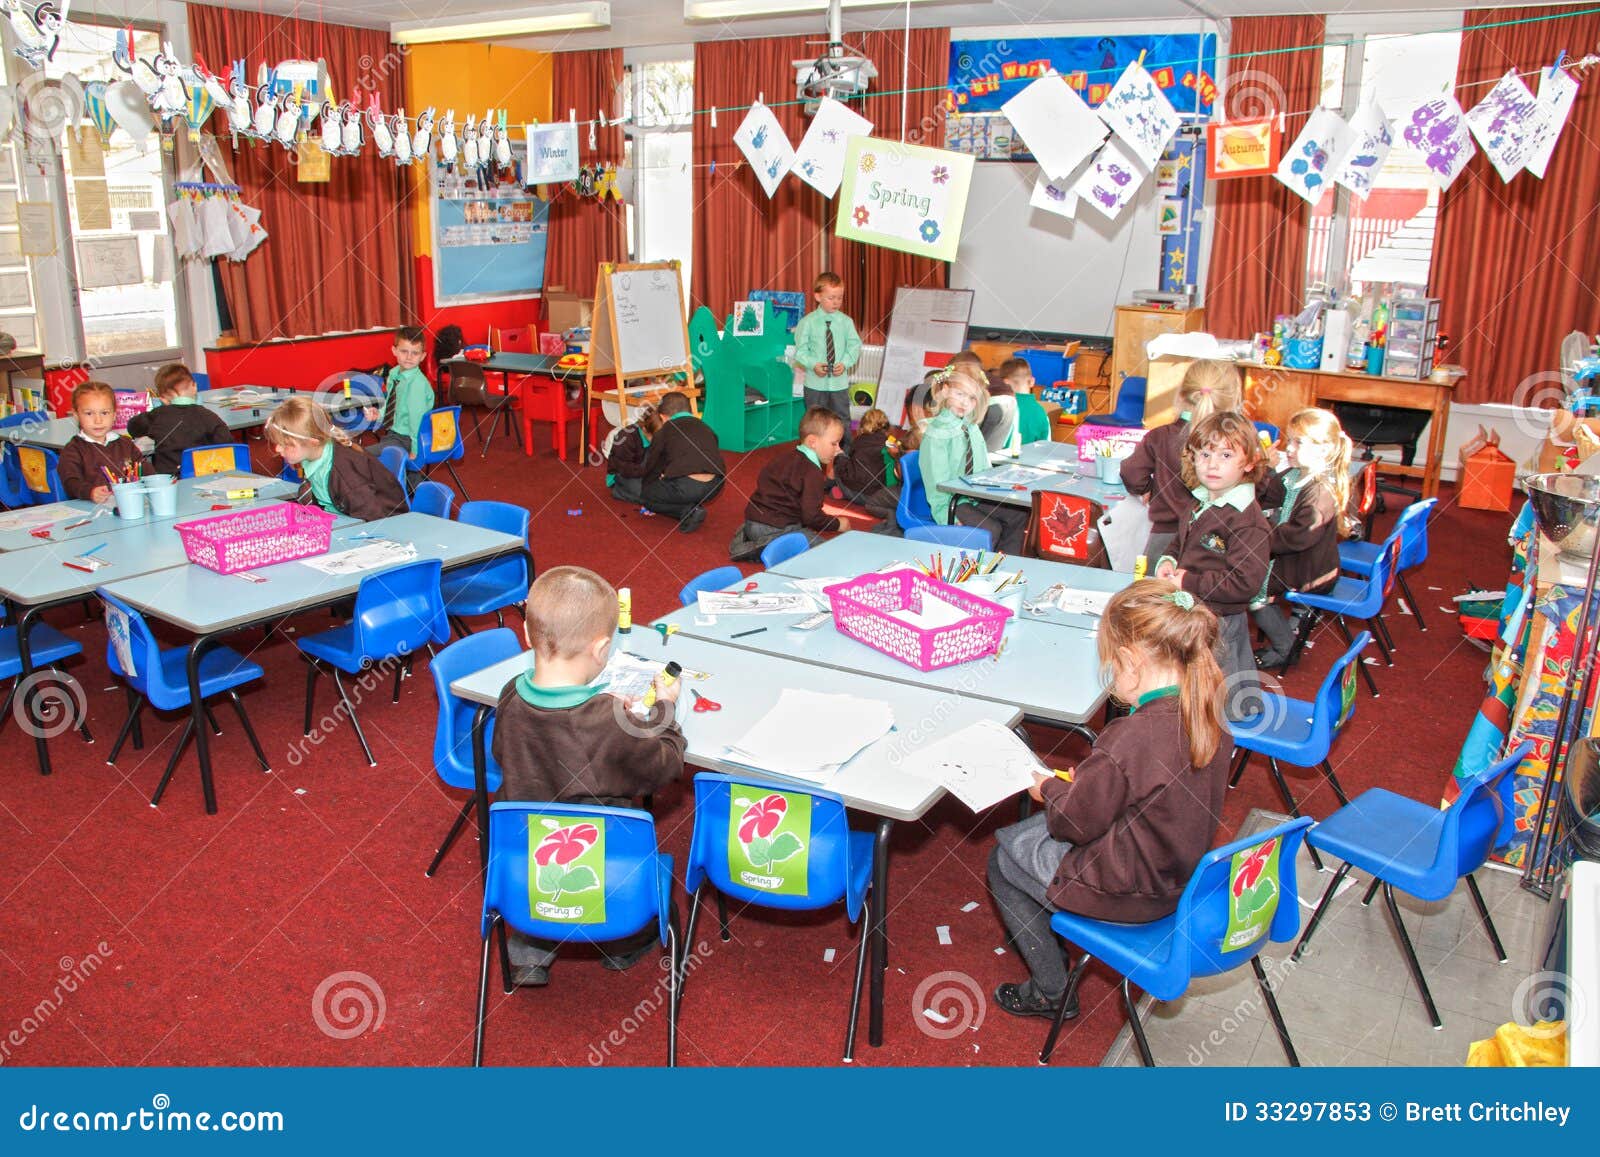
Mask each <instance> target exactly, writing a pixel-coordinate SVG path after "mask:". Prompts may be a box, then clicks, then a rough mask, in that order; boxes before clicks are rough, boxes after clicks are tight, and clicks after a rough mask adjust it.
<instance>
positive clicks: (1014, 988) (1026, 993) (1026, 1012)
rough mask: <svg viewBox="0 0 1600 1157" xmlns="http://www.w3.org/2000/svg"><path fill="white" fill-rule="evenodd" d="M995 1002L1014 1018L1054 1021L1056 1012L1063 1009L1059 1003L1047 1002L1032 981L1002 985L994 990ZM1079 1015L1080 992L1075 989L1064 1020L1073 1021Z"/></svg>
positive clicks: (1068, 1000) (1069, 1000) (1068, 999)
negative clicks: (1036, 1018) (1031, 1017)
mask: <svg viewBox="0 0 1600 1157" xmlns="http://www.w3.org/2000/svg"><path fill="white" fill-rule="evenodd" d="M994 1002H995V1004H997V1005H999V1006H1000V1008H1001V1009H1003V1010H1004V1011H1006V1012H1009V1013H1010V1014H1011V1015H1012V1016H1038V1017H1043V1018H1044V1019H1045V1020H1054V1019H1055V1018H1056V1010H1057V1009H1058V1008H1060V1007H1061V1005H1060V1003H1059V1002H1054V1001H1050V1000H1046V999H1045V996H1044V994H1043V993H1041V992H1040V991H1039V990H1038V989H1037V988H1035V987H1034V986H1033V981H1031V980H1029V981H1025V982H1024V983H1022V984H1002V985H1001V986H1000V987H999V988H997V989H995V990H994ZM1077 1015H1078V992H1077V990H1076V989H1073V991H1072V993H1071V994H1070V995H1069V996H1068V997H1067V1012H1066V1015H1065V1016H1064V1017H1063V1018H1062V1019H1063V1020H1072V1019H1073V1018H1075V1017H1076V1016H1077Z"/></svg>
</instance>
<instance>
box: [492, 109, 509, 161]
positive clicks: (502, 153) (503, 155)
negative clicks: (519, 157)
mask: <svg viewBox="0 0 1600 1157" xmlns="http://www.w3.org/2000/svg"><path fill="white" fill-rule="evenodd" d="M511 162H512V155H511V134H510V133H508V132H507V131H506V114H505V110H504V109H502V110H501V111H500V123H499V124H497V125H496V126H495V129H494V163H495V164H497V165H499V166H500V167H501V168H502V169H509V168H510V167H511Z"/></svg>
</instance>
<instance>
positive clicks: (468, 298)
mask: <svg viewBox="0 0 1600 1157" xmlns="http://www.w3.org/2000/svg"><path fill="white" fill-rule="evenodd" d="M526 147H527V146H526V144H525V143H524V142H521V141H513V142H512V143H511V148H512V154H513V157H514V164H513V166H512V168H511V169H509V170H505V171H504V172H503V173H501V174H500V175H499V177H498V178H488V179H486V180H483V181H480V180H479V178H478V176H477V174H476V173H475V172H470V171H468V170H467V169H466V168H465V167H464V166H462V165H459V164H458V165H457V166H456V167H455V169H454V170H447V169H445V168H444V167H443V166H441V165H440V164H439V162H438V158H437V157H435V158H434V159H433V161H432V168H431V178H432V179H431V180H430V181H429V186H430V194H431V200H432V203H433V277H434V295H435V300H436V301H437V302H438V304H440V305H461V304H464V303H468V302H475V301H495V300H501V299H504V298H508V297H529V296H532V295H533V294H536V293H538V292H539V291H540V290H542V289H543V288H544V257H545V241H546V238H547V237H548V228H549V213H550V206H549V205H548V204H546V203H545V202H544V201H542V200H540V199H539V198H538V197H537V196H536V195H535V194H534V192H533V190H532V189H526V188H524V187H523V186H522V181H521V177H522V172H523V163H524V160H525V158H526V155H527V154H526Z"/></svg>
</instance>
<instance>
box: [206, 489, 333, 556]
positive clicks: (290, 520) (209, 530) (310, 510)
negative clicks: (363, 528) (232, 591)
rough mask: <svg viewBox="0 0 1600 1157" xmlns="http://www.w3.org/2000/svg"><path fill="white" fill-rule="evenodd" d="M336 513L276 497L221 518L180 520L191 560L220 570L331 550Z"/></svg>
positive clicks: (219, 516)
mask: <svg viewBox="0 0 1600 1157" xmlns="http://www.w3.org/2000/svg"><path fill="white" fill-rule="evenodd" d="M333 523H334V516H333V515H331V514H329V513H328V512H327V511H325V510H320V509H318V508H317V507H315V506H300V505H298V504H297V503H293V502H274V503H271V504H270V505H267V506H257V507H254V508H253V509H250V510H239V511H235V512H234V513H232V514H220V515H218V516H217V517H215V518H198V519H195V520H194V521H193V522H180V523H178V524H177V527H176V529H177V531H178V535H179V537H180V538H182V539H183V550H184V553H185V554H187V555H188V556H189V561H190V562H192V563H195V564H196V565H198V566H203V567H205V568H206V569H207V570H214V571H216V572H217V573H218V574H237V573H238V572H239V571H242V570H252V569H254V568H255V567H258V566H271V565H272V564H274V563H279V562H293V561H294V560H295V559H297V558H310V557H311V556H312V555H317V554H327V553H328V542H329V540H330V539H331V537H332V535H333Z"/></svg>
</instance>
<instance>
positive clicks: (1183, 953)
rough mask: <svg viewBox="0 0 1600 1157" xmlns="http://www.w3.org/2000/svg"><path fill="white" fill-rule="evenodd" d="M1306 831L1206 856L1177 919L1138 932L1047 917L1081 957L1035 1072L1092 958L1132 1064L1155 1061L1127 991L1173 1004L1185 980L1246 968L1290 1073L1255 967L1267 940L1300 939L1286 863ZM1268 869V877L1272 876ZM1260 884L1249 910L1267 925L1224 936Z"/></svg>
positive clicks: (1279, 833)
mask: <svg viewBox="0 0 1600 1157" xmlns="http://www.w3.org/2000/svg"><path fill="white" fill-rule="evenodd" d="M1310 826H1311V821H1310V820H1308V819H1304V818H1301V819H1297V820H1290V821H1289V822H1288V823H1286V824H1280V825H1279V826H1277V827H1275V828H1273V829H1271V830H1270V831H1266V832H1261V833H1259V834H1257V835H1253V836H1250V837H1248V838H1246V839H1242V840H1235V841H1234V842H1233V843H1231V844H1227V845H1225V846H1223V847H1220V848H1217V849H1215V850H1214V851H1211V852H1207V853H1206V854H1205V856H1204V857H1202V859H1201V860H1200V863H1199V864H1198V865H1197V866H1196V867H1195V870H1194V874H1193V875H1192V876H1190V877H1189V883H1188V886H1187V887H1185V888H1184V890H1183V895H1182V896H1180V897H1179V898H1178V910H1177V911H1176V912H1174V913H1173V914H1172V915H1170V916H1166V917H1163V918H1162V919H1160V920H1153V921H1151V922H1150V923H1148V924H1116V923H1113V922H1111V921H1109V920H1091V919H1090V918H1089V917H1087V916H1079V915H1076V914H1074V913H1072V912H1057V913H1056V914H1055V915H1054V916H1052V917H1051V918H1050V930H1051V931H1053V932H1054V933H1055V934H1056V935H1057V936H1060V937H1062V938H1063V939H1065V940H1069V941H1071V942H1072V943H1073V944H1076V945H1077V946H1078V947H1079V948H1081V949H1083V958H1082V959H1080V960H1079V961H1078V963H1077V965H1076V967H1074V968H1073V970H1072V974H1071V977H1070V979H1069V980H1068V984H1067V999H1063V1000H1062V1002H1061V1008H1060V1010H1059V1011H1058V1012H1057V1015H1056V1020H1055V1023H1054V1024H1053V1025H1052V1026H1051V1028H1050V1035H1049V1037H1047V1038H1046V1039H1045V1042H1044V1049H1043V1051H1042V1052H1040V1054H1039V1063H1040V1064H1049V1063H1050V1053H1051V1052H1052V1051H1053V1050H1054V1049H1055V1044H1056V1037H1057V1036H1058V1035H1060V1032H1061V1025H1062V1022H1063V1020H1064V1019H1065V1016H1066V1010H1067V1007H1068V1005H1069V1004H1072V1003H1074V1002H1073V1001H1072V1000H1071V999H1070V998H1071V997H1072V996H1074V995H1075V994H1076V991H1077V984H1078V978H1079V977H1080V976H1082V975H1083V970H1084V968H1085V967H1087V966H1088V963H1089V961H1090V960H1091V959H1093V958H1096V957H1098V958H1099V959H1100V960H1101V961H1102V962H1104V963H1105V964H1107V965H1109V966H1110V967H1111V968H1113V969H1115V970H1116V971H1117V972H1119V973H1121V974H1122V1004H1123V1007H1124V1008H1126V1009H1127V1013H1128V1026H1129V1027H1130V1028H1131V1029H1133V1039H1134V1041H1135V1042H1136V1043H1137V1044H1138V1046H1139V1057H1140V1059H1141V1060H1142V1061H1144V1063H1145V1065H1146V1066H1147V1067H1149V1066H1153V1065H1154V1064H1155V1063H1156V1062H1155V1058H1154V1057H1152V1056H1151V1055H1150V1042H1149V1041H1148V1040H1147V1039H1146V1038H1145V1035H1144V1025H1142V1024H1141V1023H1140V1022H1139V1010H1138V1009H1137V1008H1136V1007H1135V1006H1134V1003H1133V993H1132V992H1130V991H1129V988H1128V985H1129V982H1132V983H1133V984H1137V985H1138V986H1139V987H1140V988H1142V989H1143V990H1144V991H1145V992H1148V993H1149V994H1150V995H1151V996H1152V997H1154V998H1155V999H1156V1000H1176V999H1177V998H1178V997H1180V996H1182V995H1183V994H1184V993H1185V992H1186V991H1187V990H1188V988H1189V982H1190V981H1192V980H1194V979H1196V978H1198V977H1204V976H1215V975H1217V974H1218V973H1222V972H1229V971H1231V970H1233V969H1235V968H1238V967H1239V966H1240V965H1242V964H1246V963H1248V964H1249V965H1250V967H1251V968H1253V969H1254V970H1255V974H1256V984H1257V986H1258V987H1260V989H1261V995H1262V998H1263V999H1264V1000H1265V1001H1266V1005H1267V1012H1268V1013H1269V1014H1270V1015H1271V1017H1272V1027H1273V1028H1274V1029H1276V1030H1277V1032H1278V1040H1279V1042H1280V1043H1281V1044H1282V1045H1283V1051H1284V1055H1285V1056H1286V1057H1287V1058H1288V1060H1289V1063H1290V1064H1291V1065H1293V1066H1296V1067H1298V1066H1299V1064H1300V1059H1299V1057H1297V1056H1295V1051H1294V1045H1293V1043H1292V1042H1291V1041H1290V1040H1289V1030H1288V1029H1287V1028H1285V1027H1284V1023H1283V1014H1282V1013H1281V1012H1279V1011H1278V1001H1277V998H1276V997H1275V996H1274V995H1273V992H1272V985H1271V984H1270V983H1269V982H1268V980H1267V974H1266V970H1265V969H1263V968H1262V967H1261V959H1260V955H1261V950H1262V949H1263V948H1265V947H1266V946H1267V943H1268V942H1269V941H1273V942H1276V943H1279V944H1286V943H1288V942H1289V941H1290V940H1293V939H1294V934H1295V933H1296V932H1298V931H1299V930H1300V891H1299V887H1298V885H1297V884H1296V881H1295V877H1296V872H1295V867H1296V862H1295V857H1296V855H1297V854H1298V853H1299V851H1300V841H1301V840H1303V839H1305V838H1306V829H1307V828H1309V827H1310ZM1273 840H1277V841H1279V842H1278V844H1277V847H1276V851H1277V857H1276V859H1274V858H1273V857H1272V855H1271V852H1272V850H1273V849H1272V848H1270V847H1269V846H1268V845H1269V841H1273ZM1235 857H1241V858H1240V862H1239V867H1238V868H1235V866H1234V860H1235ZM1274 865H1276V868H1277V871H1276V874H1274V872H1273V871H1272V869H1273V867H1274ZM1252 872H1253V873H1254V879H1253V880H1252V879H1251V878H1250V875H1251V873H1252ZM1268 882H1270V885H1271V887H1272V889H1273V890H1274V893H1275V894H1272V895H1270V896H1269V897H1263V902H1262V903H1261V905H1260V907H1258V908H1257V910H1256V911H1257V913H1258V914H1260V913H1261V912H1262V910H1263V909H1265V908H1266V904H1267V903H1271V904H1274V905H1275V906H1274V907H1273V908H1271V909H1270V911H1271V913H1272V914H1271V918H1270V923H1268V922H1267V921H1266V920H1265V919H1261V918H1260V916H1259V915H1258V919H1259V920H1260V922H1259V923H1254V924H1252V923H1250V922H1246V923H1244V924H1243V925H1242V926H1236V927H1235V930H1234V931H1232V932H1230V926H1235V925H1236V924H1237V921H1236V919H1235V916H1236V908H1235V904H1234V890H1235V888H1240V889H1241V893H1240V894H1241V896H1242V895H1243V894H1244V892H1246V891H1247V892H1248V893H1249V895H1250V896H1252V897H1254V896H1259V895H1262V890H1263V887H1264V885H1266V884H1267V883H1268ZM1251 931H1254V933H1255V936H1254V938H1253V939H1249V940H1244V939H1242V938H1243V937H1244V936H1246V935H1248V934H1249V933H1250V932H1251ZM1230 940H1232V941H1234V942H1233V943H1230Z"/></svg>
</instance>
